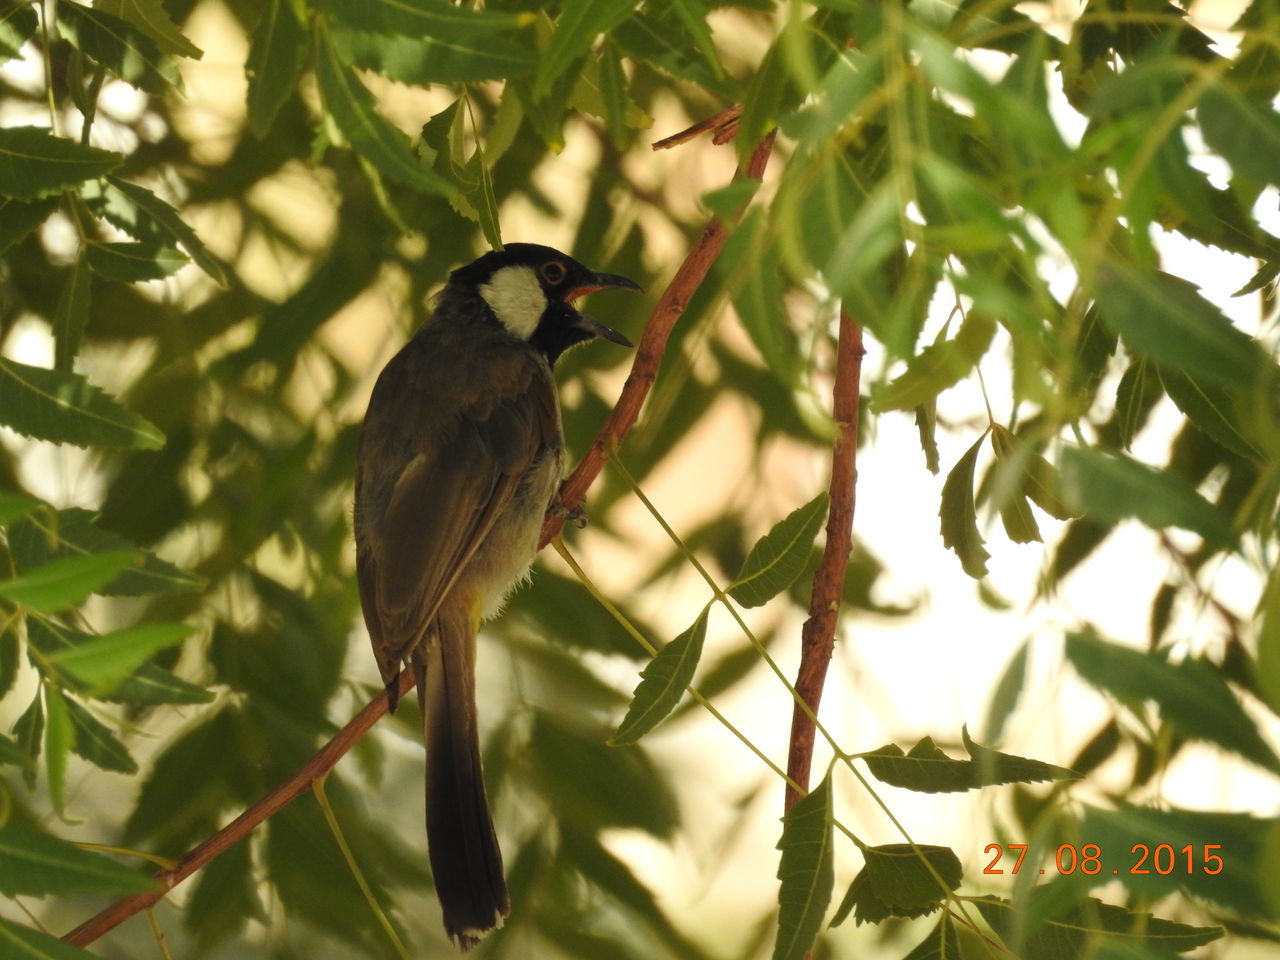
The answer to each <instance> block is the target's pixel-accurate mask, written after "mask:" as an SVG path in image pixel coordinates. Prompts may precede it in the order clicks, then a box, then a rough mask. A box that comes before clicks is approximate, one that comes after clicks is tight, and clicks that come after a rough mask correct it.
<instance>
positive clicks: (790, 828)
mask: <svg viewBox="0 0 1280 960" xmlns="http://www.w3.org/2000/svg"><path fill="white" fill-rule="evenodd" d="M831 807H832V803H831V775H830V773H828V774H827V776H825V777H824V778H823V780H822V782H821V783H820V784H818V786H816V787H814V788H813V790H811V791H810V792H809V794H808V795H807V796H805V797H802V798H801V799H800V800H798V801H797V802H796V803H795V805H794V806H792V807H791V809H790V810H788V811H787V813H786V816H784V817H783V818H782V837H781V838H780V839H779V840H778V849H779V850H781V851H782V856H781V857H780V858H779V861H778V879H779V880H780V881H782V885H781V887H780V888H779V890H778V939H777V940H776V941H775V942H774V946H773V955H772V956H773V960H801V958H802V957H804V955H805V954H806V953H808V951H809V950H810V949H811V948H812V947H813V944H814V941H815V940H816V939H817V937H818V931H819V930H820V929H821V927H822V919H823V917H824V916H826V912H827V907H828V906H829V905H830V903H831V888H832V886H833V885H834V884H835V868H834V866H833V855H832V836H831V832H832V831H831V823H832V812H831Z"/></svg>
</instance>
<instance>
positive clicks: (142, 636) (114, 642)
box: [49, 623, 194, 697]
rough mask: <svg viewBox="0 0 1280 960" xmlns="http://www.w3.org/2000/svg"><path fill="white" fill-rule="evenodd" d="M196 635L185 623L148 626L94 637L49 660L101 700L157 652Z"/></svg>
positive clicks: (146, 624)
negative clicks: (84, 685)
mask: <svg viewBox="0 0 1280 960" xmlns="http://www.w3.org/2000/svg"><path fill="white" fill-rule="evenodd" d="M193 632H194V628H192V627H189V626H187V625H186V624H185V623H145V624H142V625H140V626H136V627H130V628H128V629H125V630H116V631H114V632H112V633H107V634H103V635H102V636H100V637H94V638H93V639H91V640H89V641H88V642H87V643H81V644H77V645H76V646H74V647H70V648H67V649H64V650H61V651H59V652H57V653H55V654H53V655H52V656H50V658H49V659H50V660H51V661H52V662H53V663H54V664H55V665H56V666H57V667H58V668H59V669H62V670H66V671H67V672H68V673H69V674H71V675H72V676H73V677H75V678H76V679H77V680H79V681H80V682H81V683H84V684H86V685H87V686H88V688H89V694H90V695H91V696H94V697H101V696H103V695H104V694H108V693H111V692H112V691H113V690H115V689H116V688H117V687H119V686H120V684H121V682H123V681H124V679H125V678H126V677H128V676H129V675H130V674H132V673H133V672H134V671H135V670H137V669H138V668H139V667H140V666H142V664H144V663H146V661H147V660H149V659H150V658H151V656H152V655H153V654H155V653H156V652H157V651H159V650H163V649H165V648H166V647H172V646H174V645H175V644H178V643H181V642H182V641H183V640H184V639H186V638H187V637H188V636H190V635H191V634H192V633H193Z"/></svg>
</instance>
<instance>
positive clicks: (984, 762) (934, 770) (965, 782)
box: [857, 730, 1078, 793]
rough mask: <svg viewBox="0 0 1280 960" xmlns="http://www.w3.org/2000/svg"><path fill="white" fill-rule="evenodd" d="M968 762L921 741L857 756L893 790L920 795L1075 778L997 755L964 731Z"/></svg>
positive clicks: (1054, 768) (1060, 770) (1061, 769)
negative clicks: (908, 747)
mask: <svg viewBox="0 0 1280 960" xmlns="http://www.w3.org/2000/svg"><path fill="white" fill-rule="evenodd" d="M962 736H963V741H964V745H965V749H967V750H968V751H969V757H970V759H968V760H954V759H952V758H951V757H949V756H947V755H946V754H945V753H943V752H942V751H941V750H939V749H938V747H937V745H936V744H935V743H934V742H933V739H932V738H931V737H925V738H924V739H922V740H920V741H919V742H918V743H917V744H916V745H915V746H914V747H912V748H911V752H910V753H903V752H902V748H901V747H899V746H897V745H896V744H892V743H891V744H886V745H885V746H883V747H881V748H880V749H878V750H872V751H871V752H869V753H861V754H858V755H857V756H859V757H861V758H862V759H863V760H865V761H866V764H867V767H868V768H869V769H870V770H871V773H872V775H873V776H874V777H875V778H876V779H877V780H881V781H883V782H884V783H888V784H892V785H893V786H895V787H905V788H906V789H908V790H917V791H919V792H921V793H954V792H957V791H960V790H972V789H974V788H976V787H985V786H991V785H993V784H1001V783H1035V782H1039V781H1043V780H1075V779H1078V775H1077V774H1076V773H1074V772H1073V771H1071V770H1067V769H1066V768H1064V767H1058V766H1054V765H1053V764H1051V763H1043V762H1042V761H1040V760H1030V759H1028V758H1026V757H1018V756H1014V755H1013V754H1009V753H1000V752H999V751H997V750H992V749H990V748H989V747H984V746H982V745H981V744H979V743H975V742H974V741H973V740H972V739H970V737H969V733H968V731H967V730H965V731H964V732H963V734H962Z"/></svg>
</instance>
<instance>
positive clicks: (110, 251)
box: [85, 243, 188, 283]
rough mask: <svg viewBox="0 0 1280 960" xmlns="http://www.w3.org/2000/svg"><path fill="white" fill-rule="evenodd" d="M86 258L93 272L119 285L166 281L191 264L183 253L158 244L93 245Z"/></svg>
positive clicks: (90, 245) (86, 248)
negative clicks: (165, 279) (146, 281)
mask: <svg viewBox="0 0 1280 960" xmlns="http://www.w3.org/2000/svg"><path fill="white" fill-rule="evenodd" d="M85 258H86V259H87V260H88V263H89V266H90V267H92V268H93V272H94V273H96V274H97V275H98V276H100V277H102V278H104V279H106V280H114V281H116V282H117V283H139V282H141V281H143V280H163V279H164V278H165V277H168V276H171V275H172V274H174V273H176V272H177V271H178V270H180V269H182V268H183V267H185V266H186V265H187V263H188V260H187V257H186V255H185V254H183V253H182V252H181V251H180V250H177V249H176V248H174V247H170V246H166V245H164V244H159V243H90V244H88V245H87V246H86V247H85Z"/></svg>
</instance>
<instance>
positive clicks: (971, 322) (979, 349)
mask: <svg viewBox="0 0 1280 960" xmlns="http://www.w3.org/2000/svg"><path fill="white" fill-rule="evenodd" d="M995 332H996V323H995V320H993V319H992V318H991V317H989V316H987V315H986V314H985V313H983V312H982V311H980V310H970V311H969V312H968V314H966V315H965V318H964V321H963V322H962V323H961V324H960V328H959V329H958V330H957V331H956V335H955V336H954V337H952V338H951V339H950V340H943V339H941V335H939V339H938V340H936V341H935V342H933V343H931V344H930V345H929V346H927V347H925V348H924V349H923V350H921V351H920V352H919V353H918V354H916V355H915V356H914V357H912V358H911V360H910V361H908V363H907V369H906V370H905V371H904V372H903V373H902V374H900V375H899V376H897V377H895V378H894V379H893V380H891V381H889V382H888V383H886V384H884V385H883V386H878V387H877V388H875V389H873V390H872V392H871V409H872V410H874V411H876V412H877V413H880V412H883V411H885V410H910V409H912V408H913V407H917V406H919V405H920V404H922V403H926V402H928V401H929V400H933V399H936V397H937V396H938V394H939V393H941V392H942V391H943V390H946V389H947V388H948V387H951V386H954V385H955V384H957V383H959V382H960V381H961V380H962V379H963V378H964V377H966V376H968V375H969V373H970V371H972V370H973V368H974V366H975V365H976V364H977V362H978V361H979V360H981V359H982V355H983V354H985V353H986V352H987V348H988V347H990V346H991V340H992V338H993V337H994V336H995Z"/></svg>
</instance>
